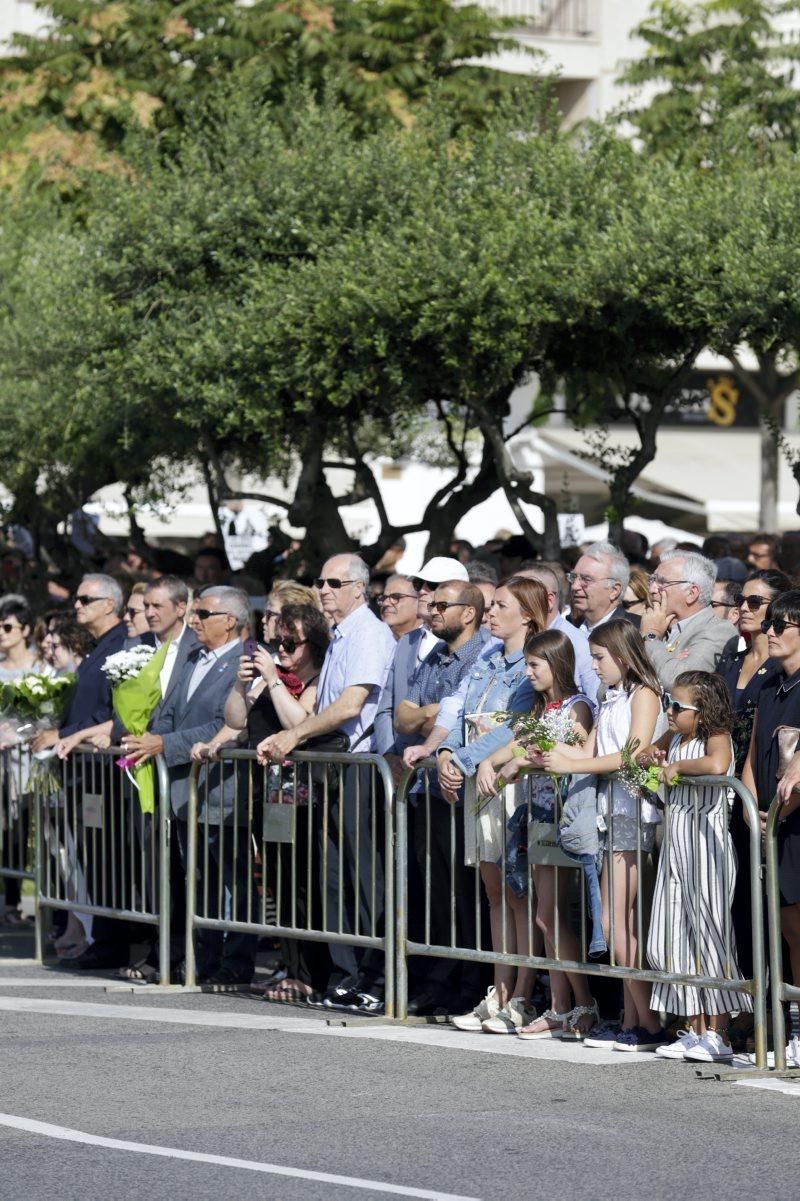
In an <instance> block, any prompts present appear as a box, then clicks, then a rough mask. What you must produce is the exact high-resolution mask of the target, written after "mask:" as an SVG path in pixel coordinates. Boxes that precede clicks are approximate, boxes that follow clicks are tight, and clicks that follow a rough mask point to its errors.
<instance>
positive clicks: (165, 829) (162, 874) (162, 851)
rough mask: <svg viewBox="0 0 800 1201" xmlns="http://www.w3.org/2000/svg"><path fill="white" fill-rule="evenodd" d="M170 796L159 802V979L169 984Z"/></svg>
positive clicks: (163, 797)
mask: <svg viewBox="0 0 800 1201" xmlns="http://www.w3.org/2000/svg"><path fill="white" fill-rule="evenodd" d="M168 795H169V794H167V796H164V794H163V793H162V795H161V796H160V797H159V800H158V888H159V898H158V978H159V980H160V982H161V983H162V984H169V982H170V976H169V966H170V965H169V961H170V919H171V916H172V915H171V909H172V896H171V887H170V854H171V848H170V836H171V826H170V820H169V812H168V805H169V800H168Z"/></svg>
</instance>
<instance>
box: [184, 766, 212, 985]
mask: <svg viewBox="0 0 800 1201" xmlns="http://www.w3.org/2000/svg"><path fill="white" fill-rule="evenodd" d="M188 817H189V826H188V829H187V834H186V987H187V988H194V987H195V985H196V983H197V967H196V963H195V954H194V916H195V915H194V911H195V905H196V902H197V784H196V781H193V783H192V785H191V787H190V790H189V814H188ZM207 841H208V840H206V843H207ZM207 878H208V877H207V876H206V879H207Z"/></svg>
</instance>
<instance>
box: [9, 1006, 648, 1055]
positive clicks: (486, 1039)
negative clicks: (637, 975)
mask: <svg viewBox="0 0 800 1201" xmlns="http://www.w3.org/2000/svg"><path fill="white" fill-rule="evenodd" d="M3 1011H5V1012H6V1013H39V1014H47V1015H50V1016H52V1015H58V1016H61V1017H72V1018H100V1019H103V1020H110V1021H129V1022H166V1023H169V1024H171V1025H176V1026H210V1027H214V1028H217V1029H228V1030H278V1031H283V1032H284V1033H286V1034H316V1035H319V1036H323V1037H333V1038H350V1039H368V1040H369V1039H374V1040H379V1041H382V1042H394V1043H411V1044H415V1045H417V1046H423V1047H442V1048H444V1049H445V1050H453V1051H456V1050H458V1051H476V1052H479V1053H480V1054H488V1055H510V1056H513V1057H515V1058H519V1059H549V1060H554V1061H557V1062H559V1063H578V1064H581V1065H582V1066H584V1067H587V1066H593V1067H601V1066H613V1067H626V1066H628V1067H630V1066H632V1065H636V1064H640V1065H641V1064H649V1065H650V1066H651V1067H656V1068H658V1069H660V1068H661V1067H662V1066H663V1065H662V1064H661V1061H660V1060H658V1059H657V1058H656V1056H655V1055H645V1054H642V1055H622V1054H620V1053H619V1052H615V1051H600V1050H597V1049H595V1048H590V1047H583V1046H581V1045H580V1043H562V1042H560V1041H559V1040H558V1039H550V1040H548V1039H543V1040H541V1041H534V1042H523V1041H522V1040H521V1039H518V1038H516V1037H513V1036H510V1035H491V1034H463V1033H461V1032H459V1031H457V1030H454V1029H452V1028H451V1027H448V1026H399V1025H398V1026H391V1025H379V1024H378V1023H377V1022H376V1023H374V1024H373V1023H372V1022H368V1023H367V1022H365V1023H364V1024H363V1025H357V1026H356V1025H353V1026H341V1025H332V1026H328V1025H327V1024H326V1023H325V1022H322V1021H320V1020H319V1019H315V1018H302V1017H288V1016H284V1015H274V1016H273V1015H271V1014H269V1013H264V1014H262V1013H225V1012H222V1011H221V1010H202V1009H182V1008H178V1007H177V1006H174V1007H172V1006H171V1007H170V1008H166V1007H161V1006H155V1005H117V1004H115V1003H107V1004H100V1003H97V1002H94V1001H66V1000H60V999H59V1000H50V999H46V1000H45V999H43V998H39V997H37V998H32V997H15V996H2V995H0V1012H3Z"/></svg>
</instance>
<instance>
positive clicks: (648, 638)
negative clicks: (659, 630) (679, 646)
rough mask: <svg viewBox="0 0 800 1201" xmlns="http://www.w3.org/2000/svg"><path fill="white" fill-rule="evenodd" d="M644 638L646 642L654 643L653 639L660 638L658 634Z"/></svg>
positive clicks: (645, 635) (644, 636) (644, 635)
mask: <svg viewBox="0 0 800 1201" xmlns="http://www.w3.org/2000/svg"><path fill="white" fill-rule="evenodd" d="M642 637H643V638H644V640H645V642H652V641H653V639H655V638H658V634H643V635H642Z"/></svg>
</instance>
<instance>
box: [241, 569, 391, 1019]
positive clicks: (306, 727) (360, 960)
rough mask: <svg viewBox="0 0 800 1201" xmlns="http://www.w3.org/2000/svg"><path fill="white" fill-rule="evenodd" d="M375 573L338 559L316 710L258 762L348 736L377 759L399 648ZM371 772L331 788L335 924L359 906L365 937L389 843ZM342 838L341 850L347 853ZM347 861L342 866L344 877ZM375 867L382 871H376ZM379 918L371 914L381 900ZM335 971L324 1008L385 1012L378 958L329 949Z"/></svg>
mask: <svg viewBox="0 0 800 1201" xmlns="http://www.w3.org/2000/svg"><path fill="white" fill-rule="evenodd" d="M369 579H370V573H369V568H368V567H367V565H366V563H365V562H364V561H363V559H360V558H359V557H358V555H353V554H343V555H334V556H333V558H331V559H328V561H327V562H326V563H325V564H324V566H323V568H322V571H321V573H320V576H319V578H318V579H317V580H315V586H316V588H317V590H318V592H319V599H320V604H321V605H322V610H323V612H324V613H325V616H326V617H327V618H328V620H329V622H330V623H331V641H330V645H329V647H328V650H327V653H326V655H325V660H324V662H323V664H322V671H321V673H320V678H319V684H318V686H317V701H316V706H315V710H314V712H313V713H312V714H311V715H310V716H309V717H307V718H306V720H305V721H303V722H301V723H300V724H299V725H298V726H295V727H293V728H292V729H288V730H282V731H281V732H280V733H279V734H273V735H271V736H270V737H269V738H265V739H264V741H263V742H261V743H259V745H258V747H257V751H258V756H259V760H260V761H261V762H262V763H263V762H266V761H268V760H277V761H278V762H280V761H282V760H283V759H285V758H286V756H287V755H291V753H292V751H293V750H295V748H297V747H301V746H302V745H303V744H304V743H305V742H307V741H308V740H309V739H310V738H316V737H318V736H319V735H322V734H333V733H337V732H339V733H342V734H345V735H346V736H347V738H348V740H349V744H350V750H351V751H353V752H361V753H368V752H370V751H372V750H373V749H374V746H375V742H374V737H373V730H374V721H375V715H376V712H377V708H378V701H379V698H380V694H381V689H382V688H383V686H384V683H385V681H386V676H387V673H388V671H389V665H390V663H391V661H392V657H393V655H394V653H395V647H396V645H397V644H396V643H395V640H394V637H393V635H392V632H391V630H390V629H389V627H388V626H387V625H385V624H384V623H383V622H382V621H380V620H379V618H377V617H376V616H375V614H374V613H373V612H372V610H371V609H370V608H369V605H368V604H367V588H368V587H369ZM370 776H371V773H370V771H369V769H368V768H360V767H357V766H355V765H353V766H351V767H348V768H347V770H346V771H345V773H344V789H343V792H342V794H341V795H339V792H338V789H332V790H331V796H330V801H329V821H328V861H327V862H328V875H327V880H326V882H325V886H326V889H327V894H328V909H327V911H328V921H329V922H330V923H331V929H339V925H338V921H339V918H338V914H339V907H340V900H342V899H343V904H342V910H343V913H342V921H343V928H344V929H345V930H346V931H348V932H350V931H351V930H352V929H353V928H354V925H355V923H354V914H355V906H356V905H358V906H359V910H360V914H361V929H371V928H372V923H373V922H374V923H375V924H376V926H377V925H379V924H382V923H383V916H384V915H383V911H382V903H381V897H382V893H383V860H382V855H381V853H380V848H381V846H382V840H381V838H380V836H378V838H377V840H376V841H377V845H376V846H375V847H374V850H373V842H372V829H371V818H372V813H371V810H372V807H373V805H374V806H377V807H378V810H377V812H378V813H380V812H381V811H382V810H381V808H380V807H381V806H382V805H383V804H384V800H383V798H382V797H381V796H380V795H377V796H375V797H374V799H373V800H372V802H368V803H365V802H364V800H363V799H362V798H369V796H370ZM340 832H341V846H340ZM340 855H341V858H342V860H343V862H342V871H341V873H340V870H339V864H340ZM373 864H374V869H373ZM373 895H374V897H375V905H376V910H375V911H373V909H372V896H373ZM329 951H330V956H331V960H332V961H333V971H332V973H331V978H330V981H329V984H328V989H327V991H326V993H325V997H324V998H323V1004H325V1005H327V1006H330V1007H335V1008H346V1009H355V1010H359V1011H361V1012H364V1013H379V1012H381V1011H382V1010H383V984H384V964H383V956H382V954H380V953H378V952H376V951H373V950H366V951H364V950H362V949H361V948H358V947H352V946H343V945H341V944H338V943H331V944H330V945H329Z"/></svg>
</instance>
